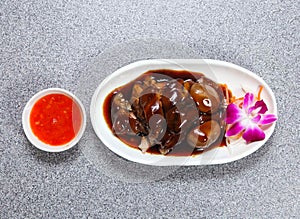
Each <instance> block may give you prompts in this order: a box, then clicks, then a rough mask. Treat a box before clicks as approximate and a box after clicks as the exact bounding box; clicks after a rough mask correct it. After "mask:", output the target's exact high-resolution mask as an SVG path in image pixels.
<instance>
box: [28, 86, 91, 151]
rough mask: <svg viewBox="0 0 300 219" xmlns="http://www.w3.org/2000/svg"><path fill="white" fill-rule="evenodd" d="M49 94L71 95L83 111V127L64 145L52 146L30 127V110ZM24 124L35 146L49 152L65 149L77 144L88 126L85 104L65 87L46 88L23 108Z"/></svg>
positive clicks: (29, 138)
mask: <svg viewBox="0 0 300 219" xmlns="http://www.w3.org/2000/svg"><path fill="white" fill-rule="evenodd" d="M48 94H64V95H66V96H68V97H70V98H71V99H72V100H73V101H74V102H75V103H76V104H77V105H78V107H79V109H80V111H81V118H82V121H81V127H80V129H79V131H78V133H77V134H76V136H75V137H74V138H73V139H72V140H71V141H69V142H68V143H66V144H63V145H59V146H52V145H49V144H46V143H44V142H42V141H41V140H39V139H38V138H37V137H36V136H35V135H34V134H33V132H32V130H31V127H30V112H31V110H32V107H33V106H34V104H35V103H36V102H37V101H38V100H39V99H41V98H42V97H44V96H46V95H48ZM22 125H23V129H24V132H25V135H26V136H27V138H28V140H29V141H30V142H31V143H32V144H33V145H34V146H35V147H37V148H38V149H40V150H43V151H47V152H61V151H65V150H68V149H70V148H72V147H73V146H74V145H75V144H77V143H78V141H79V140H80V138H81V137H82V135H83V133H84V130H85V127H86V113H85V109H84V107H83V104H82V103H81V101H80V100H79V99H78V98H77V97H76V96H75V95H74V94H72V93H70V92H69V91H66V90H64V89H61V88H49V89H45V90H42V91H40V92H38V93H37V94H35V95H34V96H33V97H32V98H31V99H30V100H29V101H28V102H27V104H26V106H25V108H24V110H23V114H22Z"/></svg>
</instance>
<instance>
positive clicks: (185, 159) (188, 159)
mask: <svg viewBox="0 0 300 219" xmlns="http://www.w3.org/2000/svg"><path fill="white" fill-rule="evenodd" d="M166 61H168V62H174V63H176V64H195V63H197V62H199V61H202V62H203V61H204V62H205V63H206V64H208V65H217V66H222V67H229V68H233V69H236V70H238V71H241V72H243V73H245V74H247V75H248V76H250V77H252V78H254V79H256V80H257V81H259V82H260V83H262V84H263V85H264V88H265V89H266V90H267V92H268V94H269V95H270V97H271V100H272V102H273V111H274V112H273V114H274V115H276V116H277V103H276V98H275V95H274V93H273V91H272V90H271V88H270V87H269V85H268V84H267V83H266V82H265V81H264V80H263V78H261V77H259V76H258V75H256V74H255V73H253V72H252V71H250V70H248V69H246V68H243V67H241V66H238V65H236V64H233V63H230V62H226V61H221V60H215V59H147V60H139V61H135V62H132V63H130V64H128V65H125V66H123V67H121V68H118V69H117V70H115V71H114V72H113V73H111V74H110V75H108V76H107V77H106V78H105V79H104V80H103V81H101V83H100V84H99V85H98V87H97V88H96V90H95V92H94V94H93V96H92V99H91V103H90V119H91V123H92V127H93V130H94V132H95V134H96V135H97V137H98V138H99V140H100V141H101V142H102V143H103V144H104V145H105V146H106V147H107V148H109V149H110V150H111V151H113V152H114V153H116V154H117V155H119V156H121V157H123V158H125V159H127V160H130V161H133V162H136V163H141V164H146V165H154V166H194V165H214V164H225V163H230V162H233V161H236V160H239V159H242V158H244V157H246V156H248V155H250V154H252V153H254V152H255V151H257V150H258V149H259V148H260V147H262V146H263V145H264V144H266V142H267V141H268V140H269V138H270V137H271V136H272V134H273V132H274V130H275V127H276V122H274V123H273V124H272V125H271V126H270V127H269V128H268V130H269V133H270V134H269V135H268V136H267V137H266V138H265V139H264V140H262V141H261V142H254V143H256V144H257V145H256V146H255V147H251V148H250V149H248V150H246V151H245V152H244V153H241V154H239V155H235V156H234V157H233V159H229V160H228V158H226V159H221V160H218V162H214V160H213V159H212V160H211V161H210V162H207V163H201V162H200V163H199V159H198V160H195V159H193V158H195V157H198V156H201V154H199V155H195V156H182V157H176V156H172V157H176V158H182V159H177V160H182V161H181V162H180V164H177V163H173V164H170V163H168V162H162V163H152V162H148V161H147V160H143V159H135V158H133V157H130V156H129V157H128V156H127V155H126V154H123V153H122V152H120V151H118V150H117V149H116V148H115V147H112V146H111V145H110V144H109V142H108V141H107V140H106V139H105V136H102V135H101V134H99V133H98V132H97V128H96V121H95V118H94V115H95V112H94V110H95V105H96V100H97V97H98V95H99V91H100V90H101V88H102V87H103V86H104V85H105V84H106V83H107V82H109V81H110V80H111V79H113V78H115V77H116V76H118V75H119V74H121V73H122V72H124V71H126V70H128V69H131V68H136V67H138V66H142V65H149V64H152V65H153V64H154V67H155V65H156V64H159V63H162V62H164V63H165V62H166ZM143 73H144V72H141V73H140V74H143ZM132 80H134V78H133V79H132ZM120 86H122V85H120ZM113 89H115V88H112V89H111V90H113ZM101 106H102V107H103V104H102V105H101ZM101 117H103V114H102V115H101ZM105 127H106V128H108V129H109V127H108V126H107V124H106V126H105ZM109 130H110V129H109ZM115 138H116V139H118V138H117V137H115ZM118 140H119V139H118ZM119 141H120V142H121V144H123V145H124V146H126V147H128V148H130V149H131V150H134V151H138V150H137V149H134V148H131V147H130V146H128V145H126V144H125V143H123V142H122V141H121V140H119ZM251 144H252V143H251ZM221 148H224V147H218V148H215V149H217V150H219V149H221ZM212 150H214V149H212ZM139 152H140V151H139ZM205 153H207V152H205ZM146 155H150V156H156V157H157V158H158V157H160V158H162V159H163V158H165V157H166V156H164V155H157V154H150V153H146Z"/></svg>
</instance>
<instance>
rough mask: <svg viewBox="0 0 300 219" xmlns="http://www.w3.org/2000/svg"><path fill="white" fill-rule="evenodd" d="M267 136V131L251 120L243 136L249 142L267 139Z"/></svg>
mask: <svg viewBox="0 0 300 219" xmlns="http://www.w3.org/2000/svg"><path fill="white" fill-rule="evenodd" d="M265 136H266V135H265V133H264V132H263V130H262V129H261V128H260V127H259V126H258V125H257V124H255V123H252V122H250V123H249V125H248V127H247V128H246V131H245V132H244V134H243V136H242V137H243V138H244V139H245V140H246V142H247V143H250V142H253V141H260V140H263V139H265Z"/></svg>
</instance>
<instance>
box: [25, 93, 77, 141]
mask: <svg viewBox="0 0 300 219" xmlns="http://www.w3.org/2000/svg"><path fill="white" fill-rule="evenodd" d="M81 123H82V116H81V111H80V108H79V106H78V105H77V103H76V102H74V101H73V100H72V98H70V97H68V96H66V95H64V94H49V95H46V96H44V97H42V98H40V99H39V100H38V101H37V102H36V103H35V104H34V106H33V108H32V110H31V113H30V127H31V130H32V132H33V133H34V135H35V136H36V137H37V138H38V139H39V140H41V141H42V142H44V143H46V144H49V145H52V146H59V145H63V144H66V143H68V142H70V141H71V140H72V139H74V137H75V136H76V134H77V133H78V131H79V129H80V126H81Z"/></svg>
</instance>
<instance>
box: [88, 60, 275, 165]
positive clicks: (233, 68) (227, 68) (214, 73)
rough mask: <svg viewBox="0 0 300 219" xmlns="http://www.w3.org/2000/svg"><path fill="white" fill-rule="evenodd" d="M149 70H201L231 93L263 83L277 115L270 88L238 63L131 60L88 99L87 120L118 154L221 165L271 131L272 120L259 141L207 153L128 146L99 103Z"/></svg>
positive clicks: (246, 152)
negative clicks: (113, 129)
mask: <svg viewBox="0 0 300 219" xmlns="http://www.w3.org/2000/svg"><path fill="white" fill-rule="evenodd" d="M153 69H174V70H189V71H193V72H202V73H204V74H205V75H206V76H207V77H209V78H211V79H213V80H214V81H216V82H218V83H226V84H227V85H228V87H229V89H230V90H231V91H232V93H233V95H234V96H237V97H239V96H243V95H244V92H243V91H242V89H241V86H243V87H244V88H246V89H247V90H249V91H251V92H253V93H255V92H257V88H258V86H259V85H263V86H264V89H263V92H262V95H261V96H262V99H263V100H264V101H265V103H266V104H267V106H268V109H269V110H268V113H273V114H275V115H277V106H276V100H275V97H274V94H273V92H272V90H271V89H270V87H269V86H268V85H267V84H266V83H265V82H264V81H263V79H261V78H260V77H258V76H257V75H255V74H254V73H252V72H251V71H249V70H247V69H244V68H242V67H240V66H237V65H234V64H231V63H228V62H224V61H218V60H210V59H178V60H174V59H166V60H163V59H158V60H143V61H138V62H134V63H131V64H129V65H127V66H125V67H122V68H120V69H118V70H117V71H115V72H114V73H112V74H111V75H109V76H108V77H107V78H106V79H105V80H103V81H102V83H101V84H100V85H99V87H98V88H97V89H96V91H95V93H94V95H93V97H92V101H91V108H90V114H91V121H92V125H93V128H94V130H95V133H96V134H97V136H98V137H99V139H100V140H101V141H102V142H103V143H104V144H105V145H106V146H107V147H108V148H109V149H110V150H112V151H113V152H115V153H116V154H118V155H120V156H121V157H123V158H125V159H127V160H130V161H134V162H138V163H142V164H148V165H156V166H171V165H186V166H189V165H209V164H222V163H228V162H232V161H235V160H238V159H241V158H243V157H245V156H247V155H249V154H251V153H253V152H254V151H256V150H257V149H259V148H260V147H261V146H262V145H264V144H265V143H266V141H267V140H268V139H269V138H270V136H271V134H272V133H273V131H274V128H275V123H273V124H272V125H271V126H270V127H268V129H267V130H265V134H266V138H265V139H264V140H262V141H258V142H253V143H250V144H246V143H245V142H244V141H241V142H240V143H239V144H235V145H229V146H227V147H217V148H214V149H212V150H209V151H207V152H204V153H202V154H199V155H194V156H186V157H185V156H183V157H180V156H163V155H157V154H150V153H145V154H143V153H142V152H141V151H139V150H137V149H134V148H131V147H129V146H128V145H126V144H124V143H123V142H122V141H120V140H119V139H118V138H117V137H115V136H114V135H113V134H112V132H111V130H110V128H109V127H108V125H107V123H106V121H105V118H104V114H103V103H104V100H105V98H106V96H107V95H108V94H109V93H110V92H111V91H113V90H114V89H115V88H117V87H120V86H122V85H125V84H126V83H128V82H130V81H132V80H134V79H135V78H137V77H138V76H140V75H141V74H143V73H144V72H146V71H148V70H153Z"/></svg>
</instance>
